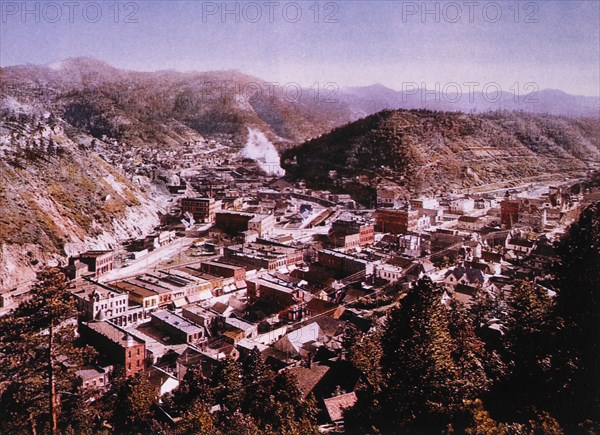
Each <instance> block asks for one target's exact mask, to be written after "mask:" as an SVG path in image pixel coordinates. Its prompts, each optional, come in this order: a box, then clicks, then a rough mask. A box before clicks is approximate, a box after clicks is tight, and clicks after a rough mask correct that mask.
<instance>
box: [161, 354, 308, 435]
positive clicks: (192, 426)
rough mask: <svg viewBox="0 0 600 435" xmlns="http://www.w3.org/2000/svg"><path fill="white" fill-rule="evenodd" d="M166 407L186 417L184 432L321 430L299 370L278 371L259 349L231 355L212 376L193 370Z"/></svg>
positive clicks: (181, 428)
mask: <svg viewBox="0 0 600 435" xmlns="http://www.w3.org/2000/svg"><path fill="white" fill-rule="evenodd" d="M215 407H217V408H218V411H217V412H212V413H211V412H210V411H211V408H212V409H213V411H214V409H215ZM166 409H167V410H168V412H169V413H170V414H171V415H173V416H178V417H180V418H181V421H180V422H179V424H178V433H180V434H198V433H202V434H211V435H212V434H228V433H235V434H247V435H253V434H257V433H264V434H281V433H285V434H301V433H302V434H310V433H315V434H316V433H318V431H317V424H316V423H317V407H316V403H315V401H314V399H313V398H312V397H309V398H307V399H304V398H303V395H302V393H301V391H300V390H299V389H298V384H297V380H296V378H295V377H294V375H292V374H291V373H290V372H288V371H285V370H284V371H282V372H279V373H275V372H274V371H273V370H272V369H271V368H270V367H269V366H267V365H266V364H265V363H264V361H263V360H262V358H261V355H260V352H259V351H258V350H257V349H254V350H252V351H251V352H250V353H249V355H247V356H246V357H245V358H244V359H243V361H242V362H241V363H239V362H236V361H232V360H229V359H228V360H225V361H224V362H223V364H221V365H220V366H219V367H218V369H217V371H216V372H215V373H214V374H213V376H212V377H211V379H210V380H209V379H207V378H206V377H204V375H203V374H202V371H201V369H200V368H199V367H193V368H191V369H189V370H188V371H187V372H186V374H185V377H184V380H183V382H182V383H181V384H180V385H179V387H178V388H177V390H175V391H174V393H173V394H172V395H171V396H170V397H168V398H167V399H166Z"/></svg>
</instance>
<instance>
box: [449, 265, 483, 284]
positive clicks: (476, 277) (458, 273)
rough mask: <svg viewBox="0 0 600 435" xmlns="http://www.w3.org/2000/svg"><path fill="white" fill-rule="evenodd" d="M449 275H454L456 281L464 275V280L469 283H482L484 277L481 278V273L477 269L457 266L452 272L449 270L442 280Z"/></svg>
mask: <svg viewBox="0 0 600 435" xmlns="http://www.w3.org/2000/svg"><path fill="white" fill-rule="evenodd" d="M450 275H454V278H456V280H459V279H461V278H462V277H463V275H466V279H467V281H468V282H470V283H476V282H478V283H483V282H484V281H485V277H484V276H483V272H482V271H481V270H479V269H473V268H470V267H464V266H458V267H455V268H454V269H452V270H449V271H447V272H446V274H445V275H444V278H447V277H448V276H450Z"/></svg>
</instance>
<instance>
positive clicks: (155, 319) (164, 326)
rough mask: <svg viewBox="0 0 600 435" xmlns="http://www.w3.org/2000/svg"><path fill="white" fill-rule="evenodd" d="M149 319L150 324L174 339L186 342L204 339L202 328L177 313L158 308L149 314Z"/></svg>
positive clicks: (191, 342) (195, 342)
mask: <svg viewBox="0 0 600 435" xmlns="http://www.w3.org/2000/svg"><path fill="white" fill-rule="evenodd" d="M150 319H151V320H150V323H151V324H152V326H154V327H156V328H157V329H160V330H161V331H163V332H166V333H167V334H169V337H170V338H171V339H172V340H174V341H177V342H179V343H188V344H198V343H199V342H202V341H204V328H202V327H201V326H198V325H196V324H195V323H192V322H191V321H190V320H188V319H186V318H185V317H183V316H180V315H179V314H176V313H173V312H171V311H166V310H158V311H154V312H153V313H152V314H151V315H150Z"/></svg>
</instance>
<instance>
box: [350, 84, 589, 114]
mask: <svg viewBox="0 0 600 435" xmlns="http://www.w3.org/2000/svg"><path fill="white" fill-rule="evenodd" d="M523 87H524V86H523ZM461 88H462V89H461V90H462V93H457V92H456V91H454V89H453V88H451V87H449V88H448V92H443V91H437V92H436V91H435V90H431V89H417V88H412V87H410V88H407V90H405V91H404V92H402V91H396V90H393V89H390V88H388V87H385V86H383V85H380V84H377V85H372V86H364V87H354V88H345V89H343V90H342V91H341V92H340V102H342V103H343V104H345V105H347V106H348V107H349V109H350V111H351V112H352V113H353V114H355V115H357V116H359V117H364V116H367V115H370V114H373V113H376V112H379V111H381V110H386V109H387V110H395V109H427V110H438V111H448V112H450V111H451V112H464V113H483V112H489V111H498V110H510V111H523V112H527V113H540V114H549V115H559V116H569V117H574V118H575V117H597V118H600V98H599V97H581V96H574V95H569V94H566V93H565V92H562V91H558V90H552V89H547V90H541V91H535V92H531V90H530V92H520V93H519V94H518V95H516V96H515V94H513V93H509V92H501V93H500V94H499V95H496V93H495V92H494V88H493V87H491V88H489V89H488V91H487V92H482V91H481V89H480V87H479V88H477V87H475V88H474V90H473V91H472V92H470V90H469V88H467V87H461ZM451 90H452V92H451Z"/></svg>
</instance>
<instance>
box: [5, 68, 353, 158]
mask: <svg viewBox="0 0 600 435" xmlns="http://www.w3.org/2000/svg"><path fill="white" fill-rule="evenodd" d="M0 78H1V80H2V88H1V90H0V104H1V103H2V101H4V104H3V105H4V107H5V108H6V106H7V103H6V101H13V102H15V103H17V104H25V105H28V106H32V107H34V108H37V109H38V110H41V111H44V110H45V111H48V112H51V113H53V114H54V115H55V116H57V117H59V118H61V119H64V120H65V121H66V122H68V123H69V124H71V125H72V126H74V127H76V128H79V129H81V130H83V131H86V132H88V133H90V134H92V135H93V136H94V137H98V138H100V137H102V136H107V137H109V138H113V139H116V140H119V141H121V142H125V143H127V144H130V145H132V146H135V145H166V146H176V145H177V144H178V143H181V142H182V141H185V140H193V138H194V137H195V136H197V135H198V134H200V135H204V136H209V137H210V136H212V135H227V136H229V137H230V138H233V140H234V142H236V143H239V144H240V145H243V144H244V143H245V140H246V138H247V132H248V127H252V128H256V129H259V130H261V131H262V132H263V133H265V134H266V135H267V137H268V138H269V139H270V140H272V141H273V142H274V143H275V144H276V145H279V146H280V147H286V146H291V145H293V144H297V143H299V142H301V141H303V140H306V139H308V138H310V137H313V136H315V135H318V134H321V133H324V132H326V131H329V130H331V129H332V128H334V127H335V126H337V125H340V124H342V123H345V122H347V121H349V120H351V119H352V116H351V114H350V113H349V111H348V110H347V109H346V108H345V107H344V106H343V105H341V104H332V103H329V102H327V101H325V100H319V99H318V98H315V95H314V93H313V92H312V91H311V90H308V89H297V88H293V89H292V88H288V89H284V88H281V87H273V86H272V85H269V84H268V83H266V82H265V81H264V80H262V79H259V78H256V77H251V76H248V75H245V74H242V73H239V72H236V71H219V72H205V73H180V72H175V71H159V72H131V71H124V70H120V69H117V68H114V67H112V66H110V65H108V64H106V63H104V62H100V61H98V60H95V59H89V58H74V59H67V60H65V61H62V62H58V63H54V64H50V65H42V66H40V65H25V66H15V67H7V68H2V69H0ZM0 107H1V106H0Z"/></svg>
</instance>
